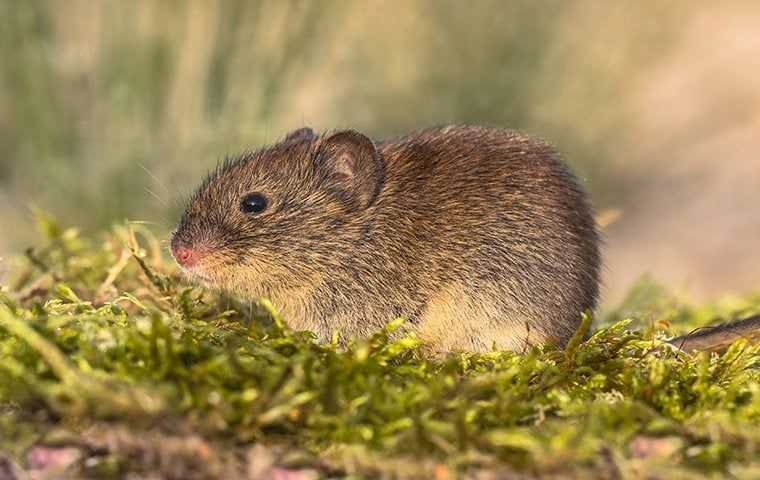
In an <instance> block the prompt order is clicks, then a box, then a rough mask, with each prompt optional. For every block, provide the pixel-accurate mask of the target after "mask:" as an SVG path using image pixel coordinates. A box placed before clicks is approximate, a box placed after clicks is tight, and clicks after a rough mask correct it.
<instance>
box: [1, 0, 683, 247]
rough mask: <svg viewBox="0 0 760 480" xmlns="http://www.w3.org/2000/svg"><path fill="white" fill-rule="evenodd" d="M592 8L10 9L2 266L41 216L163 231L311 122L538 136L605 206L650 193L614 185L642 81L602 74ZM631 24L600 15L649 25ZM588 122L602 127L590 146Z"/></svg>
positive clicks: (65, 5)
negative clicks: (581, 34) (633, 90)
mask: <svg viewBox="0 0 760 480" xmlns="http://www.w3.org/2000/svg"><path fill="white" fill-rule="evenodd" d="M648 8H649V9H650V10H651V8H652V7H651V6H650V7H648ZM577 9H578V6H577V5H575V6H570V5H568V4H566V3H565V2H559V1H539V2H535V1H516V2H509V3H504V2H499V1H493V0H490V1H483V2H477V3H475V4H466V3H463V2H456V1H453V0H447V1H415V2H401V1H397V2H369V3H366V4H364V3H358V2H357V3H354V2H352V3H347V2H335V1H323V2H295V1H294V2H284V1H258V2H249V1H242V0H229V1H216V2H213V1H209V2H151V1H135V2H117V1H104V2H95V3H93V2H88V1H72V2H60V1H34V2H13V1H2V2H0V18H2V22H0V55H1V56H2V59H3V60H2V62H1V63H0V151H2V152H3V155H2V156H0V188H1V190H0V191H1V192H2V193H1V194H0V195H2V201H3V202H2V203H3V206H2V211H0V215H2V218H3V219H4V223H6V222H7V223H8V224H13V225H17V227H15V228H13V229H7V230H6V231H5V232H4V233H5V235H4V236H3V238H2V241H1V243H0V251H2V250H8V249H11V248H13V249H15V248H18V247H20V246H21V245H23V244H24V242H28V241H29V239H30V232H31V228H30V226H31V222H30V221H29V215H28V210H26V209H27V207H28V206H29V205H30V204H32V205H38V206H41V207H43V208H45V209H48V210H51V211H53V212H54V213H55V214H56V215H58V216H60V217H61V218H64V219H66V220H67V221H71V222H72V223H75V224H77V225H82V226H83V227H85V228H86V229H90V230H93V229H98V228H103V227H106V226H108V225H110V224H111V223H112V222H113V221H114V220H121V219H124V218H130V219H141V220H148V221H153V222H157V223H158V225H159V227H158V228H159V229H160V230H162V231H167V230H168V229H170V228H171V227H172V225H173V222H174V219H175V218H176V215H177V213H178V210H179V205H180V204H181V200H182V197H183V195H186V194H187V192H188V191H189V190H191V189H192V188H193V186H194V184H195V183H196V182H197V180H198V179H199V178H200V176H201V175H202V173H203V172H204V171H205V170H207V169H209V168H210V167H212V166H213V165H214V164H215V163H216V162H217V161H218V160H219V159H220V158H222V157H223V156H224V155H226V154H234V153H236V152H238V151H240V150H243V149H247V148H255V147H257V146H259V145H261V144H262V143H264V142H267V141H273V140H275V139H276V138H277V137H279V136H281V135H282V134H284V133H285V132H286V131H288V130H290V129H294V128H297V127H299V126H301V125H303V124H309V125H312V126H315V127H317V128H320V129H327V128H334V127H340V126H349V125H350V126H353V127H355V128H360V129H363V130H366V131H367V132H368V133H370V134H372V135H377V136H386V135H393V134H398V133H401V132H404V131H407V130H410V129H416V128H422V127H425V126H429V125H431V124H441V123H453V122H472V123H486V124H493V125H500V126H504V127H511V128H517V129H522V130H527V131H530V132H533V133H535V134H538V135H542V136H545V137H546V138H548V139H550V140H551V141H552V142H553V143H555V144H557V145H558V146H559V147H560V148H561V149H562V150H563V151H564V152H565V153H566V157H567V158H568V160H569V161H570V162H571V163H573V164H574V165H575V166H576V167H577V168H578V170H579V171H580V173H581V174H582V176H583V177H586V178H588V180H589V182H590V185H591V187H592V190H593V191H594V192H595V194H596V198H597V201H598V205H599V206H600V208H601V207H603V206H604V205H605V204H606V203H607V202H608V200H609V199H610V192H613V191H614V192H615V195H614V198H615V200H616V201H618V202H619V201H620V199H622V198H624V190H625V189H623V187H624V186H630V185H635V176H632V175H628V176H627V177H626V180H625V182H621V181H619V180H615V178H621V177H620V176H618V175H617V173H618V170H616V168H617V167H618V166H619V165H617V164H616V163H614V162H611V161H609V158H610V156H611V155H610V152H611V150H612V149H614V148H615V145H616V142H619V141H620V138H619V131H621V129H622V128H623V127H624V123H625V115H624V112H622V111H619V110H616V106H615V103H614V99H615V98H616V97H618V96H620V95H621V94H622V90H623V89H624V88H625V82H621V80H622V79H623V77H624V76H625V75H628V74H629V73H630V68H627V67H626V68H615V69H612V68H609V66H606V67H605V66H604V65H594V64H592V62H593V61H594V57H593V56H589V55H588V54H587V53H584V51H583V50H584V48H585V46H584V44H583V42H579V41H578V40H577V38H576V36H575V35H573V32H572V27H571V28H570V30H569V31H568V27H567V25H568V23H569V22H572V18H573V16H574V15H581V14H582V13H583V11H580V12H575V10H577ZM627 9H628V10H631V12H627V11H624V12H621V8H620V7H599V8H596V9H594V10H592V12H593V13H594V15H597V16H598V17H599V18H604V17H609V18H618V17H620V16H621V15H622V14H641V13H642V12H643V10H641V9H637V8H636V7H627ZM657 10H658V14H660V17H659V18H660V21H659V22H656V23H642V24H641V26H640V27H638V29H637V32H636V35H637V41H636V42H630V44H626V45H622V46H621V50H620V51H618V52H616V53H615V55H616V56H617V57H618V58H619V59H621V58H624V59H625V63H629V64H631V65H641V64H643V63H646V62H649V61H651V60H652V56H653V55H654V52H652V50H651V49H646V48H644V47H642V46H641V45H643V44H645V43H646V42H655V41H656V42H659V43H661V44H663V45H667V41H666V40H667V37H668V32H669V30H668V28H667V25H668V22H667V21H665V20H666V19H665V17H663V16H662V15H668V14H670V15H672V14H674V13H675V12H676V9H675V8H668V7H657ZM663 48H666V47H663ZM624 67H625V66H624ZM568 102H569V103H568ZM576 107H580V108H579V109H582V110H584V111H585V112H586V113H585V114H584V116H585V118H586V120H589V119H590V120H591V121H592V122H595V123H594V125H593V128H592V129H591V130H593V131H594V132H596V133H595V134H594V136H593V138H590V137H589V135H588V134H584V129H586V126H583V125H579V124H578V121H577V115H576V113H575V112H572V113H571V111H572V110H573V109H574V108H576ZM589 110H593V111H589ZM547 111H549V114H547V113H546V112H547ZM542 112H543V113H542ZM594 112H596V113H594ZM595 117H598V118H595ZM602 117H603V118H604V125H600V122H599V118H602Z"/></svg>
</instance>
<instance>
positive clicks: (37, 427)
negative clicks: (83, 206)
mask: <svg viewBox="0 0 760 480" xmlns="http://www.w3.org/2000/svg"><path fill="white" fill-rule="evenodd" d="M40 228H41V230H42V231H43V232H44V234H45V241H44V242H43V244H42V245H41V246H40V247H37V248H34V249H30V250H29V251H28V252H27V255H26V258H25V259H22V260H20V261H19V262H18V264H17V265H16V266H15V268H13V270H12V271H13V272H14V273H13V277H12V278H10V279H9V281H8V285H7V286H6V287H3V290H2V293H0V305H2V306H0V409H2V410H3V415H2V416H1V417H0V418H1V419H0V452H2V451H5V452H6V455H7V456H9V457H10V458H12V459H14V461H15V462H17V463H18V464H19V468H25V467H29V465H30V460H29V452H30V450H29V449H30V447H32V448H33V449H34V448H38V449H39V448H42V447H44V448H54V449H60V448H62V446H67V447H71V446H74V447H75V448H77V449H80V450H81V452H82V453H81V458H80V459H79V460H77V461H76V462H74V463H72V464H71V465H69V466H68V467H67V468H68V471H69V472H78V473H80V474H81V473H82V472H86V473H87V474H89V475H93V476H101V477H110V476H119V475H123V474H124V473H125V472H147V471H160V472H161V474H162V475H164V476H166V477H176V478H187V477H188V476H196V477H198V478H201V477H204V476H222V475H229V474H231V473H230V472H236V473H235V474H236V475H237V474H240V472H247V474H248V475H249V476H250V475H253V474H252V473H251V472H252V471H253V470H251V469H252V468H254V465H258V467H256V468H259V467H260V466H261V465H262V464H265V465H269V467H267V468H286V467H287V468H298V469H300V470H299V471H300V472H310V474H312V473H313V474H315V475H332V476H338V477H341V476H345V475H348V474H353V475H357V476H365V477H370V478H374V477H377V476H381V475H386V476H394V475H395V476H398V477H402V478H411V477H418V478H430V477H431V476H433V475H435V474H437V475H439V476H440V475H443V474H444V473H443V472H446V471H450V472H458V473H467V472H469V473H472V474H473V475H474V474H475V473H476V472H479V471H489V472H513V471H521V472H525V473H528V474H534V475H544V474H546V475H555V476H563V475H564V476H574V475H582V474H584V472H585V473H586V474H588V472H590V471H593V472H594V473H595V474H596V475H598V476H606V475H610V476H614V475H615V474H616V473H615V472H618V474H619V473H622V474H625V475H632V476H636V475H638V474H640V473H641V472H649V473H651V472H655V473H658V474H660V475H663V476H664V475H671V474H675V475H678V476H680V477H689V476H695V477H697V476H699V475H703V474H704V473H705V472H713V473H714V474H715V475H725V474H729V473H730V474H733V475H736V476H738V477H745V478H751V477H752V476H753V475H757V473H758V471H760V457H759V456H758V446H759V445H760V428H758V427H760V368H759V367H760V348H758V347H751V346H749V345H747V344H746V343H742V342H739V343H737V344H735V345H734V346H733V347H732V348H731V349H730V350H729V351H728V352H727V353H725V354H724V355H722V356H708V355H706V354H704V355H699V356H696V357H690V356H688V355H686V354H684V353H682V352H679V351H677V350H675V349H674V348H672V347H671V346H669V345H668V344H666V343H664V342H663V341H662V340H661V338H662V337H663V336H664V335H665V334H667V333H673V332H668V331H667V330H666V329H668V328H674V327H677V326H679V325H683V326H685V327H686V328H691V327H692V326H693V324H694V323H695V322H696V321H697V320H698V321H699V322H700V323H704V321H706V320H709V319H710V318H713V317H720V316H721V315H728V313H730V312H733V311H736V304H734V303H732V304H731V305H730V306H729V307H725V308H727V309H725V308H724V307H716V306H708V307H705V308H703V309H698V308H693V307H678V308H676V310H672V309H673V308H674V307H673V305H671V304H669V305H668V308H669V309H671V310H669V311H670V312H671V317H670V319H672V320H673V322H672V324H668V322H655V323H653V324H651V325H647V326H646V327H645V328H644V329H643V333H642V332H637V331H631V330H630V328H631V323H630V322H629V321H628V320H621V321H617V322H616V323H614V324H613V325H611V326H608V327H606V328H603V329H600V330H598V331H596V332H595V333H593V335H592V336H591V337H590V339H589V340H587V341H581V339H582V338H583V334H584V332H583V331H579V334H578V336H577V337H576V340H575V341H573V342H571V345H570V346H569V347H568V348H567V349H566V350H565V351H560V350H554V349H550V348H546V349H534V350H531V351H527V352H523V353H521V354H513V353H502V352H492V353H487V354H467V353H461V354H452V355H450V356H449V357H447V358H444V359H438V360H429V359H425V358H423V357H422V355H421V354H420V352H419V351H418V346H419V342H418V341H417V340H416V339H415V338H413V337H404V338H400V339H399V338H396V337H395V336H394V335H391V333H392V332H393V331H394V330H395V329H396V328H398V326H399V324H400V323H399V321H394V322H391V323H390V324H389V325H388V326H387V327H386V329H384V330H383V331H381V332H378V333H377V334H375V335H374V336H372V337H371V338H370V339H366V340H354V341H349V342H348V347H346V348H338V346H337V345H338V343H339V342H338V337H337V335H336V337H335V340H334V341H333V342H332V343H331V344H327V345H319V344H316V343H314V342H313V340H312V338H313V337H312V336H311V334H309V333H308V332H295V331H292V330H290V329H288V328H287V326H286V324H285V323H284V322H283V321H282V319H280V318H279V316H278V315H277V313H276V312H275V311H274V308H273V307H272V306H271V305H270V304H268V303H267V302H261V303H260V304H240V303H238V302H235V301H234V300H232V299H229V298H225V297H224V296H223V295H220V294H217V293H214V292H208V291H204V290H202V289H199V288H194V287H190V286H186V285H183V284H182V283H181V281H180V279H179V277H178V276H177V275H176V272H175V270H174V269H173V267H171V266H170V264H169V262H166V261H165V260H164V259H163V258H162V255H161V244H160V242H158V241H156V239H155V238H153V237H152V236H151V235H150V233H149V232H148V231H147V230H146V229H145V228H144V227H143V226H142V225H129V226H118V227H116V228H114V229H113V230H112V231H111V232H109V233H108V234H107V235H105V237H104V238H103V239H102V240H101V241H99V242H92V241H87V240H84V239H82V238H80V237H79V236H78V234H77V232H76V231H75V230H71V229H64V228H62V227H60V226H58V225H57V224H55V222H53V221H52V220H51V219H49V218H45V217H44V216H41V217H40ZM647 298H649V297H647ZM747 302H748V304H747V305H745V304H742V308H741V310H742V311H744V310H747V309H751V306H752V305H754V306H755V308H756V307H757V306H758V305H759V304H758V303H754V304H753V303H752V302H753V301H752V300H747ZM721 308H724V310H722V311H721ZM673 312H676V313H673ZM704 312H710V316H711V317H710V318H705V313H704ZM663 320H667V319H663ZM1 457H2V455H0V462H1V461H2V458H1ZM262 458H264V459H266V461H264V460H261V459H262ZM254 459H258V460H255V461H254ZM262 462H264V463H262ZM266 462H269V463H266ZM262 468H263V467H262ZM305 469H308V470H305ZM188 472H191V473H192V474H191V473H188ZM450 475H453V473H450Z"/></svg>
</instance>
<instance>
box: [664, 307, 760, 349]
mask: <svg viewBox="0 0 760 480" xmlns="http://www.w3.org/2000/svg"><path fill="white" fill-rule="evenodd" d="M740 338H745V339H747V340H749V341H750V342H752V343H755V342H760V315H755V316H753V317H749V318H745V319H744V320H738V321H735V322H731V323H724V324H721V325H716V326H714V327H704V328H700V329H698V330H695V331H693V332H691V333H688V334H686V335H681V336H680V337H676V338H674V339H673V340H670V343H671V344H672V345H675V346H676V347H678V348H680V349H681V350H683V351H685V352H694V351H705V352H722V351H724V350H726V349H727V348H728V347H729V345H731V344H732V343H733V342H735V341H736V340H739V339H740Z"/></svg>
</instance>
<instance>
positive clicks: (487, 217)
mask: <svg viewBox="0 0 760 480" xmlns="http://www.w3.org/2000/svg"><path fill="white" fill-rule="evenodd" d="M171 247H172V252H173V255H174V257H175V259H176V260H177V262H178V263H179V265H180V266H181V267H182V268H183V269H184V270H185V272H187V273H188V274H189V275H190V276H192V277H194V278H196V279H198V280H200V281H201V282H203V283H205V284H207V285H210V286H214V287H219V288H222V289H225V290H227V291H230V292H232V293H233V294H235V295H237V296H239V297H243V298H246V299H254V298H259V297H267V298H269V299H271V301H272V302H273V303H274V305H275V306H276V307H277V308H278V309H279V310H280V312H281V313H282V315H283V317H284V318H285V319H286V321H287V322H288V323H289V325H290V326H292V327H293V328H296V329H306V330H311V331H312V332H314V333H315V334H316V335H317V337H318V338H319V339H321V340H326V339H329V338H330V336H331V334H332V332H334V331H336V330H338V331H340V332H342V333H343V334H344V335H346V336H349V337H350V336H364V335H367V334H370V333H373V332H375V331H377V330H378V329H380V328H381V327H382V326H383V325H385V324H386V323H387V322H388V321H390V320H392V319H394V318H397V317H405V318H406V319H407V320H408V322H407V328H409V329H412V330H413V331H415V332H416V333H417V335H418V336H419V337H420V339H421V340H422V341H423V342H424V343H425V344H427V345H428V346H430V348H432V349H433V350H435V351H439V352H445V351H451V350H467V351H486V350H490V349H491V348H493V347H495V348H497V349H501V350H521V349H524V348H525V347H526V345H535V344H540V343H555V344H557V345H563V344H564V343H565V342H566V341H567V340H568V339H569V338H570V336H571V335H572V334H573V333H574V331H575V330H576V327H577V326H578V324H579V322H580V319H581V316H582V314H583V312H585V311H589V310H593V309H594V307H595V305H596V302H597V296H598V290H599V270H600V253H599V236H598V234H597V230H596V226H595V223H594V217H593V215H592V210H591V207H590V205H589V202H588V199H587V197H586V195H585V193H584V191H583V189H582V188H581V187H580V185H579V183H578V181H577V180H576V178H575V177H574V176H573V175H572V174H571V172H570V171H569V170H568V168H567V166H566V165H565V164H564V163H563V162H562V161H561V160H560V158H559V156H558V155H557V153H556V152H555V151H554V150H552V149H551V148H550V147H549V146H548V145H547V144H546V143H544V142H542V141H539V140H537V139H534V138H531V137H528V136H526V135H523V134H520V133H517V132H514V131H509V130H502V129H497V128H486V127H480V126H447V127H440V128H430V129H426V130H422V131H419V132H416V133H412V134H410V135H407V136H403V137H400V138H396V139H393V140H386V141H380V142H375V141H373V140H371V139H370V138H369V137H367V136H366V135H363V134H362V133H359V132H357V131H354V130H341V131H334V132H329V133H326V134H323V135H317V134H315V133H314V132H313V131H312V130H311V129H309V128H302V129H300V130H297V131H295V132H292V133H290V134H289V135H288V136H287V137H285V138H284V139H283V140H282V141H280V142H278V143H275V144H273V145H270V146H267V147H264V148H261V149H259V150H257V151H253V152H248V153H245V154H243V155H240V156H239V157H237V158H235V159H228V160H227V161H225V162H224V163H223V164H222V165H220V166H219V167H217V169H216V170H215V171H213V172H212V173H211V174H210V175H209V177H208V178H207V179H206V180H205V181H204V182H203V183H202V185H201V186H200V188H199V189H198V190H197V192H196V193H195V195H194V196H193V197H192V199H191V200H190V202H189V205H188V207H187V210H186V211H185V213H184V214H183V216H182V218H181V220H180V222H179V225H178V227H177V229H176V231H175V232H174V234H173V237H172V241H171Z"/></svg>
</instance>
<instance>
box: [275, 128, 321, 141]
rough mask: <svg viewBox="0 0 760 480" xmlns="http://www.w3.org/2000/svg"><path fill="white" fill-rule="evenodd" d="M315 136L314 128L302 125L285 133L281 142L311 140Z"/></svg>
mask: <svg viewBox="0 0 760 480" xmlns="http://www.w3.org/2000/svg"><path fill="white" fill-rule="evenodd" d="M315 137H316V135H314V130H312V129H311V128H309V127H303V128H299V129H298V130H294V131H292V132H290V133H289V134H287V136H286V137H285V139H284V140H283V142H284V143H291V142H306V141H309V142H311V141H312V140H314V138H315Z"/></svg>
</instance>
